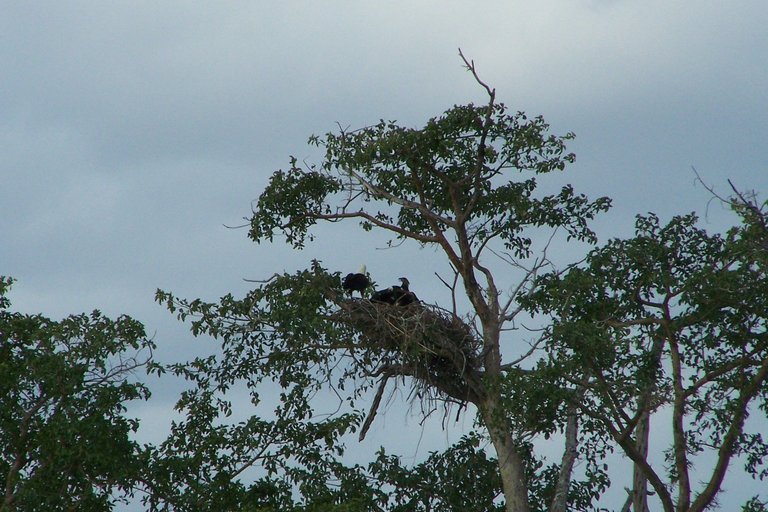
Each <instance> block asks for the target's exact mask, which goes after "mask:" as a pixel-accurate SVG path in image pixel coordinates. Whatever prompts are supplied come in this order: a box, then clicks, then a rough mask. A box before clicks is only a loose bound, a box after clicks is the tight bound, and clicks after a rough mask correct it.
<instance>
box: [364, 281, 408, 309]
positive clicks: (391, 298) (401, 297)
mask: <svg viewBox="0 0 768 512" xmlns="http://www.w3.org/2000/svg"><path fill="white" fill-rule="evenodd" d="M400 282H401V283H402V285H401V286H397V285H394V286H390V287H389V288H387V289H385V290H379V291H377V292H374V294H373V295H371V302H378V303H381V304H390V305H392V306H407V305H408V304H415V303H418V302H419V299H418V297H416V294H415V293H413V292H412V291H410V290H409V289H408V285H410V284H411V282H410V281H408V278H407V277H401V278H400Z"/></svg>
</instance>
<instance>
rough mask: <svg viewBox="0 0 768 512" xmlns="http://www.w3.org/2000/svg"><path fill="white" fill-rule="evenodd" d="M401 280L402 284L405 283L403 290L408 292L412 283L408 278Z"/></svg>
mask: <svg viewBox="0 0 768 512" xmlns="http://www.w3.org/2000/svg"><path fill="white" fill-rule="evenodd" d="M399 279H400V282H401V283H403V290H407V289H408V285H409V284H411V282H410V281H409V280H408V278H407V277H401V278H399Z"/></svg>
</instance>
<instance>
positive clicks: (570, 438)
mask: <svg viewBox="0 0 768 512" xmlns="http://www.w3.org/2000/svg"><path fill="white" fill-rule="evenodd" d="M582 396H583V393H577V397H578V398H577V400H580V399H581V397H582ZM578 430H579V417H578V407H577V406H576V404H574V403H571V404H570V405H569V406H568V422H567V423H566V426H565V450H563V460H562V462H561V463H560V474H559V475H558V477H557V484H556V485H555V496H554V498H552V503H550V505H549V512H567V510H568V489H569V487H570V485H571V473H572V472H573V464H574V462H576V458H577V457H578V455H579V454H578Z"/></svg>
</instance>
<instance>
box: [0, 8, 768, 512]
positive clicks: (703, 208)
mask: <svg viewBox="0 0 768 512" xmlns="http://www.w3.org/2000/svg"><path fill="white" fill-rule="evenodd" d="M0 8H1V10H2V14H0V77H1V78H0V113H1V115H0V205H2V215H0V233H1V234H2V243H0V273H2V274H5V275H11V276H13V277H15V278H16V279H17V280H18V282H17V284H16V286H15V288H14V291H13V292H12V295H11V299H12V301H13V302H14V305H15V307H16V308H17V309H20V310H22V311H28V312H43V313H45V314H48V315H50V316H53V317H59V316H62V315H65V314H68V313H75V312H80V311H90V310H92V309H94V308H99V309H101V310H103V311H105V312H106V313H108V314H110V315H117V314H120V313H127V314H130V315H132V316H134V317H136V318H138V319H139V320H142V321H143V322H144V323H145V324H146V325H147V329H148V331H149V332H150V333H153V334H154V337H155V340H156V341H157V343H158V345H159V350H158V355H159V356H160V357H161V358H165V360H171V359H173V358H178V357H179V356H180V355H183V354H184V353H186V351H188V350H190V349H189V348H188V347H189V346H190V341H189V336H188V335H187V334H186V331H185V329H184V328H183V326H180V325H178V324H177V323H176V322H175V320H174V319H173V318H171V317H170V315H168V314H166V313H165V311H164V310H163V309H162V308H160V306H158V305H156V304H155V303H154V302H153V293H154V290H155V289H156V288H158V287H159V288H163V289H166V290H168V291H173V292H174V293H176V294H178V295H181V296H187V297H203V298H207V299H211V300H215V299H216V298H217V297H219V296H221V295H222V294H224V293H227V292H233V293H235V294H240V293H243V292H244V291H245V290H246V289H247V286H248V285H247V283H245V282H244V281H243V278H263V277H267V276H269V275H271V274H272V273H273V272H276V271H282V270H287V271H293V270H295V269H297V268H303V267H306V266H307V265H308V262H309V260H310V259H312V258H315V257H318V258H321V259H322V260H323V262H324V264H325V265H326V266H328V267H330V268H332V269H338V270H342V271H347V270H352V269H354V268H356V267H357V265H358V264H359V263H360V262H365V263H367V264H368V268H369V271H371V273H372V274H373V275H374V277H375V278H376V279H377V280H378V281H379V282H388V281H390V280H392V281H393V282H394V279H395V278H396V277H398V276H399V275H401V274H402V273H403V272H404V271H403V265H402V264H397V265H395V264H393V263H392V252H389V251H381V250H378V249H377V248H379V247H381V246H382V245H383V241H384V239H382V238H377V237H375V236H371V235H358V234H356V233H354V229H352V231H346V230H344V231H339V230H331V229H328V230H324V231H322V233H323V235H324V236H323V237H321V240H319V241H318V242H317V243H316V244H314V245H311V246H309V248H308V249H306V250H305V251H303V252H294V251H291V250H289V249H288V248H286V247H284V246H282V245H280V244H276V245H273V246H264V245H262V246H256V245H254V244H252V243H251V242H249V241H248V239H247V237H246V232H245V231H244V230H232V229H227V228H225V227H224V225H237V224H239V223H241V222H242V218H243V217H245V216H247V215H248V214H249V212H250V204H251V201H252V200H254V199H256V198H257V197H258V196H259V194H260V193H261V191H262V189H263V187H264V185H265V184H266V180H267V179H268V177H269V175H270V174H271V173H272V172H273V171H275V170H277V169H278V168H280V167H285V166H286V164H287V161H288V157H289V155H295V156H296V157H298V158H299V159H304V158H308V159H310V160H312V159H313V158H314V157H316V155H317V154H316V152H315V151H313V150H312V149H311V148H308V147H307V146H306V140H307V137H308V136H309V135H311V134H313V133H317V134H322V133H324V132H326V131H329V130H333V129H334V127H335V123H337V122H338V123H341V124H342V125H344V126H351V127H360V126H363V125H367V124H371V123H374V122H376V121H378V120H379V119H381V118H384V119H394V120H398V121H399V122H401V123H403V124H408V125H414V126H416V125H418V124H420V123H423V122H424V121H425V120H426V119H427V118H429V117H431V116H434V115H437V114H439V113H441V112H442V111H444V110H445V109H447V108H449V107H451V106H452V105H453V104H457V103H466V102H470V101H483V100H484V98H483V91H482V90H481V89H480V88H479V87H478V86H477V84H475V83H474V82H473V81H472V79H471V77H470V75H469V74H467V73H466V71H465V70H463V69H462V66H461V62H460V60H459V58H458V54H457V48H459V47H461V48H462V49H463V51H464V53H465V54H466V55H467V56H468V57H470V58H472V59H474V60H475V62H476V64H477V68H478V70H479V72H480V74H481V76H482V77H483V79H484V80H485V81H487V82H488V83H490V84H491V85H492V86H494V87H495V88H496V89H497V95H498V98H499V99H500V100H501V101H503V102H505V103H507V104H508V105H509V106H510V107H511V108H512V109H513V110H523V111H526V112H527V113H529V114H531V115H538V114H541V115H543V116H544V117H545V118H546V119H547V120H548V121H549V122H550V123H551V124H552V129H553V131H554V132H555V133H561V134H563V133H565V132H568V131H573V132H575V133H576V136H577V138H576V140H575V141H573V142H572V143H571V144H570V146H569V149H571V150H572V151H574V152H575V153H576V154H577V160H576V163H575V164H574V165H572V166H571V167H570V168H569V169H568V170H567V171H566V173H565V174H564V175H563V176H562V177H561V179H562V183H563V184H564V183H573V184H574V185H575V186H576V187H577V189H578V190H579V191H581V192H585V193H587V194H588V195H590V196H592V197H597V196H600V195H608V196H610V197H612V198H613V199H614V209H613V210H612V211H611V212H610V213H608V214H606V215H604V216H603V217H602V218H601V219H600V221H598V222H597V224H596V226H597V227H598V230H599V233H600V235H601V237H602V238H603V240H604V239H605V238H607V237H610V236H616V235H627V234H629V233H630V232H631V229H632V224H633V220H634V215H635V214H636V213H643V212H647V211H654V212H657V213H659V214H660V216H661V217H662V218H664V219H667V218H669V216H671V215H673V214H677V213H686V212H689V211H692V210H697V211H699V212H700V213H702V215H703V214H704V213H705V212H707V213H708V215H707V218H706V220H705V226H707V227H710V228H711V229H713V230H718V229H722V228H723V227H725V226H727V223H728V222H730V221H731V218H730V216H729V215H728V213H727V212H725V211H724V210H723V209H722V208H721V207H720V206H718V205H715V204H711V205H709V208H708V209H707V206H708V201H709V194H708V193H707V192H706V191H705V190H704V189H703V188H702V187H701V186H700V185H697V184H696V183H695V176H694V174H693V172H692V170H691V167H692V166H695V167H696V168H697V169H698V171H699V173H700V174H701V175H702V177H703V178H704V179H705V180H706V181H708V182H709V183H710V184H712V185H713V186H715V187H716V188H717V189H718V190H721V191H722V192H724V193H725V192H727V191H728V190H727V182H726V179H728V178H730V179H732V180H733V182H734V183H735V184H737V185H738V186H740V187H742V188H744V189H756V190H757V191H759V192H761V193H762V194H763V195H762V197H765V194H766V193H768V146H766V140H768V123H766V120H765V116H766V113H768V94H767V93H766V91H768V61H767V60H766V56H767V55H768V30H766V26H767V25H768V3H766V2H765V1H764V0H754V1H739V2H727V3H726V2H715V1H699V2H681V1H669V0H665V1H661V0H646V1H642V2H640V1H622V0H604V1H601V0H551V1H549V0H543V1H538V2H523V1H485V2H457V1H441V2H438V1H423V2H414V1H399V2H397V1H394V2H349V1H347V2H342V1H325V2H263V1H250V2H245V1H232V2H209V3H201V2H194V3H193V2H179V1H166V2H150V1H147V2H138V1H131V2H120V1H112V2H96V1H91V2H83V1H69V2H58V1H56V2H54V1H38V2H10V1H0ZM350 228H351V227H350ZM350 238H351V240H352V243H350ZM340 247H341V248H342V250H340V249H339V248H340ZM406 250H410V249H406ZM430 254H431V253H428V254H427V255H426V256H427V257H421V258H412V259H411V260H410V261H412V262H413V270H412V271H411V273H409V274H408V275H409V277H410V276H413V277H411V281H412V282H413V283H414V284H415V286H417V287H418V289H419V290H423V292H421V293H419V295H420V296H422V298H423V297H424V296H425V295H426V296H429V295H432V297H429V298H431V299H432V300H435V301H439V299H440V297H439V294H440V292H439V286H438V284H437V283H436V280H435V279H434V277H431V274H430V271H429V270H430V265H431V261H430V258H429V257H428V256H429V255H430ZM174 392H175V389H174V388H173V386H164V387H162V388H159V387H158V388H157V389H156V390H155V397H154V398H153V401H152V402H151V404H149V405H146V406H142V407H141V408H139V409H138V410H136V414H139V415H140V416H141V417H142V419H143V425H144V426H145V427H144V429H143V430H142V435H143V436H145V438H146V439H159V438H160V437H162V432H163V428H164V427H163V426H164V425H165V424H167V418H168V414H169V411H170V407H171V405H172V403H173V400H174V398H175V396H174ZM404 416H405V415H404V414H392V413H390V414H388V415H387V417H386V418H385V419H383V420H382V421H381V422H379V423H378V425H377V424H374V428H373V430H372V432H371V435H370V439H371V440H370V442H369V444H368V445H367V449H368V450H372V449H375V446H377V443H381V442H386V440H387V436H386V431H387V428H388V427H392V426H393V425H401V424H402V423H403V422H405V423H406V425H407V426H408V428H409V429H410V430H412V431H413V432H414V439H415V441H414V443H413V446H412V447H409V448H408V449H407V450H406V451H407V452H408V453H406V455H407V456H412V457H416V458H417V459H418V458H419V457H422V456H423V455H424V454H425V449H426V448H425V447H428V448H429V449H435V448H439V447H440V443H444V442H445V440H446V438H448V437H450V434H449V435H442V434H441V435H437V436H431V437H430V438H429V440H428V441H425V440H424V439H423V438H420V434H421V432H422V431H421V429H420V427H419V425H418V422H417V420H416V419H414V418H407V417H406V418H404ZM377 421H378V420H377ZM470 423H471V422H470V421H467V422H466V424H465V425H459V426H457V427H455V428H456V429H457V430H458V431H460V430H461V428H465V427H468V426H470V425H469V424H470ZM409 446H410V445H409ZM728 483H729V482H726V484H728ZM731 487H734V486H733V485H731ZM723 503H724V504H725V503H727V502H725V501H724V502H723Z"/></svg>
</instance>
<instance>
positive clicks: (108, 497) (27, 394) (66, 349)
mask: <svg viewBox="0 0 768 512" xmlns="http://www.w3.org/2000/svg"><path fill="white" fill-rule="evenodd" d="M12 282H13V281H12V280H11V279H10V278H6V277H0V452H1V453H2V456H1V457H0V477H1V478H2V484H3V487H2V489H3V496H2V499H1V500H0V511H1V512H14V511H23V512H28V511H29V512H31V511H40V512H49V511H69V510H78V511H86V512H90V511H93V512H96V511H107V510H113V509H114V507H115V505H116V503H118V502H120V501H122V500H123V499H124V498H125V499H127V497H129V496H131V495H132V492H133V490H134V489H135V488H136V487H137V486H138V483H139V480H140V474H141V468H140V466H141V465H142V464H143V461H144V460H145V459H144V456H143V455H142V453H141V452H142V450H141V448H140V447H139V445H138V444H137V443H136V442H135V441H134V440H133V439H132V435H133V433H134V432H136V430H137V428H138V422H137V421H136V420H134V419H130V418H127V417H125V416H124V413H125V411H126V404H127V403H128V402H129V401H132V400H146V399H147V398H149V391H148V390H147V388H146V386H145V385H144V384H142V383H139V382H135V381H134V376H133V372H134V371H135V370H137V369H139V368H142V367H144V366H145V365H146V364H147V363H148V359H149V357H150V356H151V351H152V348H153V347H154V345H153V342H152V341H151V340H149V339H147V338H146V336H145V333H144V327H143V326H142V325H141V324H140V323H139V322H137V321H136V320H133V319H132V318H129V317H126V316H121V317H119V318H118V319H117V320H111V319H109V318H107V317H105V316H104V315H102V314H101V313H100V312H98V311H94V312H93V313H91V314H89V315H85V314H82V315H71V316H69V317H67V318H64V319H62V320H59V321H55V320H51V319H49V318H46V317H44V316H42V315H25V314H21V313H17V312H12V311H10V310H9V308H10V305H11V303H10V300H9V299H8V296H7V295H8V292H9V290H10V287H11V284H12ZM141 356H146V357H147V359H141V358H140V357H141Z"/></svg>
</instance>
